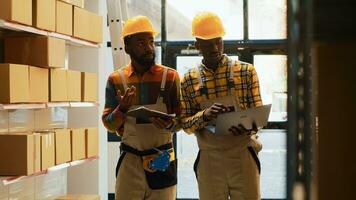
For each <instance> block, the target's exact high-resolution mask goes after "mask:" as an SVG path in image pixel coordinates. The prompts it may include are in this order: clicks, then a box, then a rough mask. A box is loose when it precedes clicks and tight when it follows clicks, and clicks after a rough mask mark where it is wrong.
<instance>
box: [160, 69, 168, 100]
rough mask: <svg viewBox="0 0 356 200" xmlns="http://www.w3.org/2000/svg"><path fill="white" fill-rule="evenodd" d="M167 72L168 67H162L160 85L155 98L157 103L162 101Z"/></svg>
mask: <svg viewBox="0 0 356 200" xmlns="http://www.w3.org/2000/svg"><path fill="white" fill-rule="evenodd" d="M167 73H168V68H166V67H164V68H163V75H162V81H161V87H160V90H159V94H158V98H157V103H163V97H164V91H165V88H166V82H167Z"/></svg>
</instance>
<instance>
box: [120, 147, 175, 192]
mask: <svg viewBox="0 0 356 200" xmlns="http://www.w3.org/2000/svg"><path fill="white" fill-rule="evenodd" d="M120 150H121V151H123V152H128V153H131V154H134V155H136V156H139V157H141V159H142V166H143V169H144V171H145V175H146V180H147V183H148V186H149V187H150V188H151V189H153V190H154V189H163V188H166V187H170V186H173V185H176V184H177V161H176V159H175V156H174V150H173V144H172V143H168V144H164V145H162V146H159V147H156V148H152V149H148V150H144V151H140V150H137V149H135V148H133V147H131V146H129V145H126V144H124V143H121V145H120ZM162 159H163V160H165V159H169V162H167V165H166V166H163V169H161V170H160V168H159V167H157V168H155V165H156V164H157V163H158V164H160V163H161V162H160V161H161V160H162Z"/></svg>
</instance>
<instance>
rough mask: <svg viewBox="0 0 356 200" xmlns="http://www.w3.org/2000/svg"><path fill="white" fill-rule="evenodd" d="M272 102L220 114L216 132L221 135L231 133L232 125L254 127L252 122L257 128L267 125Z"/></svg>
mask: <svg viewBox="0 0 356 200" xmlns="http://www.w3.org/2000/svg"><path fill="white" fill-rule="evenodd" d="M271 106H272V105H271V104H267V105H263V106H259V107H254V108H248V109H245V110H240V111H237V112H229V113H224V114H221V115H218V117H217V119H216V127H215V133H217V134H219V135H225V134H229V130H228V129H229V128H230V127H231V126H238V125H239V124H242V125H243V126H244V127H245V128H246V129H252V123H253V122H255V123H256V126H257V128H262V127H263V126H266V125H267V122H268V117H269V113H270V111H271Z"/></svg>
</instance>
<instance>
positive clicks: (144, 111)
mask: <svg viewBox="0 0 356 200" xmlns="http://www.w3.org/2000/svg"><path fill="white" fill-rule="evenodd" d="M127 116H130V117H134V118H136V119H148V118H150V117H160V118H163V119H173V118H174V117H175V114H167V113H164V112H160V111H157V110H151V109H149V108H146V107H144V106H140V107H138V108H136V109H132V110H129V111H128V112H127Z"/></svg>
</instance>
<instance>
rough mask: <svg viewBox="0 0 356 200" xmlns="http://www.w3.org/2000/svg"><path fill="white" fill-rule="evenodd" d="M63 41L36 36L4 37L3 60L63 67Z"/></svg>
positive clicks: (38, 65) (40, 65) (39, 65)
mask: <svg viewBox="0 0 356 200" xmlns="http://www.w3.org/2000/svg"><path fill="white" fill-rule="evenodd" d="M64 61H65V41H64V40H62V39H57V38H52V37H46V36H36V37H7V38H5V62H6V63H17V64H25V65H32V66H37V67H56V68H58V67H61V68H64Z"/></svg>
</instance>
